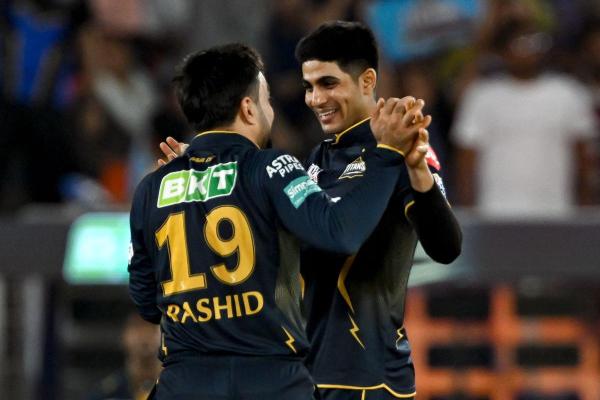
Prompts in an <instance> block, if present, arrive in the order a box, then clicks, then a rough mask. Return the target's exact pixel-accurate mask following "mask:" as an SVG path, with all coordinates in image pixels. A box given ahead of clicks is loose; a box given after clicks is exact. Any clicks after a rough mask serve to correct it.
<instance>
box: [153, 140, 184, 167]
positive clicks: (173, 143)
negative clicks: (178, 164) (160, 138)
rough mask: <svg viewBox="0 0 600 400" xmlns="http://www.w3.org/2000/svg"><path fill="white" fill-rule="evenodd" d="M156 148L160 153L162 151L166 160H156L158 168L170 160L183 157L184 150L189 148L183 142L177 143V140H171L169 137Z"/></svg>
mask: <svg viewBox="0 0 600 400" xmlns="http://www.w3.org/2000/svg"><path fill="white" fill-rule="evenodd" d="M158 147H159V148H160V151H162V152H163V154H164V155H165V157H166V160H163V159H162V158H159V159H158V166H159V167H162V166H163V165H165V164H167V163H168V162H170V161H171V160H173V159H175V158H177V157H179V156H181V155H183V153H184V152H185V150H186V149H187V148H188V147H189V144H187V143H183V142H178V141H177V140H175V139H173V138H172V137H171V136H168V137H167V139H166V140H165V141H164V142H160V144H159V145H158Z"/></svg>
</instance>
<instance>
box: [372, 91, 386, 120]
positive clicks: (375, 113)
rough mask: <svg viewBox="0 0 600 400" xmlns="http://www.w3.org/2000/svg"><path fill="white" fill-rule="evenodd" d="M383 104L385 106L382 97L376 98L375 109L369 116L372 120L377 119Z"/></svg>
mask: <svg viewBox="0 0 600 400" xmlns="http://www.w3.org/2000/svg"><path fill="white" fill-rule="evenodd" d="M383 106H385V100H384V99H383V98H382V97H380V98H379V99H378V100H377V104H375V111H373V115H372V116H371V118H372V119H373V121H377V120H378V119H379V116H380V115H381V111H382V110H383Z"/></svg>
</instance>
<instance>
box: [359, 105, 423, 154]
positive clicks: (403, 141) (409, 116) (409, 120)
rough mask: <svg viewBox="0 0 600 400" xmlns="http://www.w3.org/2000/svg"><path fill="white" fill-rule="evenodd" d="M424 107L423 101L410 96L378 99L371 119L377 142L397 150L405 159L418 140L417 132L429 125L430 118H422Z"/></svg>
mask: <svg viewBox="0 0 600 400" xmlns="http://www.w3.org/2000/svg"><path fill="white" fill-rule="evenodd" d="M424 106H425V102H424V101H423V100H421V99H419V100H415V98H414V97H411V96H407V97H403V98H402V99H398V98H394V97H392V98H389V99H388V100H385V101H384V100H383V99H379V100H378V101H377V107H376V110H375V112H374V114H373V116H372V118H371V129H372V130H373V133H374V135H375V137H376V138H377V139H378V142H379V143H380V144H385V145H387V146H391V147H394V148H396V149H398V150H399V151H400V152H402V154H404V155H405V157H406V156H407V155H408V154H409V153H410V151H411V150H412V148H413V146H414V144H415V141H416V140H417V139H418V136H419V130H420V129H424V128H427V127H428V126H429V124H430V123H431V116H429V115H427V116H423V113H422V111H423V107H424Z"/></svg>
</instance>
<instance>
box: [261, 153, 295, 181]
mask: <svg viewBox="0 0 600 400" xmlns="http://www.w3.org/2000/svg"><path fill="white" fill-rule="evenodd" d="M265 169H266V171H267V175H269V179H272V178H273V176H280V177H282V178H283V177H285V176H286V175H287V174H289V173H290V172H292V171H296V170H300V171H304V167H303V166H302V163H301V162H300V161H298V159H297V158H296V157H293V156H290V155H289V154H283V155H280V156H279V157H277V158H276V159H274V160H273V161H271V164H269V165H267V167H266V168H265Z"/></svg>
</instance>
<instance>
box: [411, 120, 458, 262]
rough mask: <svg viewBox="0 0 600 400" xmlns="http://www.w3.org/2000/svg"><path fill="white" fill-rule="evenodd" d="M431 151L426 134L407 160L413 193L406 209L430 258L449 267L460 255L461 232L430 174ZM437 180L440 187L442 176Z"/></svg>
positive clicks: (420, 137) (420, 133) (420, 138)
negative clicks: (428, 153) (429, 155)
mask: <svg viewBox="0 0 600 400" xmlns="http://www.w3.org/2000/svg"><path fill="white" fill-rule="evenodd" d="M428 149H429V136H428V133H427V131H426V130H423V131H421V132H419V137H418V138H417V139H416V140H415V143H414V145H413V148H412V149H411V150H410V151H409V152H408V154H407V155H406V160H405V164H406V167H407V171H408V176H409V180H410V184H411V191H412V196H411V198H412V202H410V203H408V205H407V207H406V216H407V218H408V219H409V221H410V222H411V223H412V225H413V227H414V228H415V231H416V232H417V235H418V237H419V241H420V242H421V245H422V246H423V249H424V250H425V252H426V253H427V255H429V256H430V257H431V258H432V259H433V260H434V261H437V262H440V263H443V264H449V263H451V262H452V261H454V260H455V259H456V258H457V257H458V256H459V254H460V251H461V245H462V232H461V230H460V225H459V224H458V221H457V220H456V217H455V216H454V213H453V212H452V210H451V208H450V205H449V204H448V201H447V200H446V197H445V196H444V194H443V193H442V190H441V188H440V187H439V185H438V183H437V182H436V179H434V176H433V174H432V172H431V170H430V166H429V164H428V162H427V159H426V157H427V151H428ZM438 167H439V165H438ZM437 180H438V182H440V183H439V184H441V178H439V175H438V179H437Z"/></svg>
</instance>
